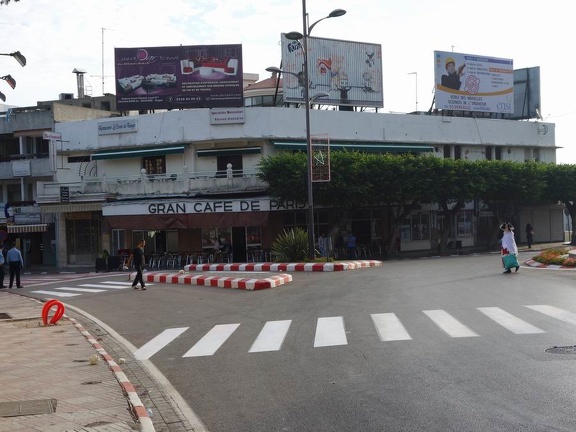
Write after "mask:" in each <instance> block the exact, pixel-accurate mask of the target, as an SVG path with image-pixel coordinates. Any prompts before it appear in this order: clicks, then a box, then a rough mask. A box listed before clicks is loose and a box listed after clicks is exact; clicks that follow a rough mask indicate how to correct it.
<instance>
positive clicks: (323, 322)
mask: <svg viewBox="0 0 576 432" xmlns="http://www.w3.org/2000/svg"><path fill="white" fill-rule="evenodd" d="M347 344H348V340H347V339H346V331H345V329H344V319H343V318H342V317H341V316H339V317H324V318H318V323H317V325H316V336H315V337H314V347H315V348H316V347H325V346H334V345H347Z"/></svg>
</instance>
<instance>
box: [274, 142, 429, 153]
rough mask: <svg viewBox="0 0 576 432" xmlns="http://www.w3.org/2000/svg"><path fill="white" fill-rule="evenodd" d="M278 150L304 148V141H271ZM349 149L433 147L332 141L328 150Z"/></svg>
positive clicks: (426, 149) (390, 150) (417, 150)
mask: <svg viewBox="0 0 576 432" xmlns="http://www.w3.org/2000/svg"><path fill="white" fill-rule="evenodd" d="M272 143H273V144H274V147H276V148H277V149H279V150H304V151H305V150H306V141H272ZM334 150H349V151H354V150H356V151H364V152H369V153H426V152H433V151H434V147H432V146H431V145H426V144H396V143H392V144H390V143H386V144H384V143H378V142H359V143H353V142H334V143H332V142H331V143H330V151H334Z"/></svg>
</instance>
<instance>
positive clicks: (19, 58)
mask: <svg viewBox="0 0 576 432" xmlns="http://www.w3.org/2000/svg"><path fill="white" fill-rule="evenodd" d="M0 55H3V56H10V57H14V58H15V59H16V61H17V62H18V63H20V66H22V67H24V66H26V57H24V56H23V55H22V53H20V51H16V52H13V53H10V54H1V53H0Z"/></svg>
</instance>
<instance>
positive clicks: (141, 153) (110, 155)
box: [92, 145, 184, 160]
mask: <svg viewBox="0 0 576 432" xmlns="http://www.w3.org/2000/svg"><path fill="white" fill-rule="evenodd" d="M178 153H184V146H183V145H179V146H163V147H137V148H127V149H114V150H100V151H97V152H95V153H93V154H92V160H101V159H121V158H132V157H147V156H162V155H167V154H178Z"/></svg>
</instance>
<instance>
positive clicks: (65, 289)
mask: <svg viewBox="0 0 576 432" xmlns="http://www.w3.org/2000/svg"><path fill="white" fill-rule="evenodd" d="M54 289H57V290H62V291H76V292H85V293H99V292H105V291H106V290H103V289H95V288H77V287H57V288H54Z"/></svg>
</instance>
